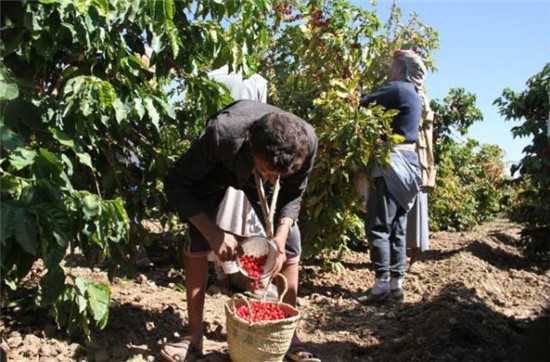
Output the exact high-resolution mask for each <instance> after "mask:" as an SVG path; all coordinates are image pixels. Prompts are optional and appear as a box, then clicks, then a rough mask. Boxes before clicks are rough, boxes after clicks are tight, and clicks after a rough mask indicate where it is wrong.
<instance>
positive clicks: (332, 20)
mask: <svg viewBox="0 0 550 362" xmlns="http://www.w3.org/2000/svg"><path fill="white" fill-rule="evenodd" d="M282 10H283V11H282V12H281V13H280V14H279V18H280V21H281V22H282V23H283V25H282V27H281V31H280V33H278V34H277V37H276V39H275V41H274V44H273V47H272V48H271V51H270V53H269V54H268V61H267V63H266V64H265V66H264V68H263V72H264V74H266V76H267V77H268V79H269V84H270V87H271V89H270V95H271V101H272V102H273V103H274V104H277V105H279V106H280V107H281V108H283V109H286V110H289V111H291V112H294V113H295V114H297V115H299V116H301V117H302V118H304V119H307V120H308V121H309V122H311V123H312V124H313V125H314V126H315V129H316V132H317V135H318V138H319V150H318V154H317V160H316V164H315V168H314V170H313V174H312V175H311V177H310V181H309V186H308V190H307V194H306V197H305V200H304V203H303V207H302V214H301V220H302V224H301V226H302V230H303V232H304V240H307V244H306V245H305V246H306V253H307V254H309V255H317V254H318V253H319V252H320V251H321V250H324V251H330V250H342V249H343V248H346V245H347V242H348V241H349V240H350V239H351V238H352V237H353V238H357V237H358V235H360V234H361V233H363V222H362V220H361V218H360V217H359V216H358V211H359V210H358V207H357V206H358V205H357V204H356V199H357V198H356V195H355V194H354V191H353V187H352V181H351V175H352V173H353V172H354V171H355V170H358V169H364V168H365V167H366V164H367V162H368V160H369V158H371V156H375V157H376V158H378V159H380V160H385V159H386V157H387V156H388V151H389V150H390V148H391V147H392V146H393V145H394V144H395V143H396V142H397V141H398V140H399V136H396V135H391V127H390V123H391V117H392V116H393V115H394V114H395V111H394V110H391V111H386V110H384V109H383V107H381V106H371V107H369V108H368V109H366V108H360V107H359V97H360V95H361V92H362V91H364V92H368V91H372V90H374V89H375V88H376V87H378V86H380V85H381V84H382V83H383V82H385V81H386V80H387V74H388V68H387V67H386V66H387V65H388V62H389V61H390V60H391V54H392V51H393V50H395V49H398V48H402V47H403V48H412V47H416V48H417V50H418V51H419V52H421V53H423V54H424V55H425V57H426V58H427V59H428V64H431V60H430V59H431V58H430V53H431V51H432V50H433V49H434V48H435V47H436V46H437V34H436V33H435V32H434V31H433V29H431V28H429V27H427V26H425V25H424V24H422V23H421V22H420V21H419V20H418V19H417V18H416V17H412V18H411V20H410V22H409V23H407V24H402V23H401V21H400V12H399V9H398V8H396V7H394V9H393V12H392V16H391V18H390V20H389V21H388V23H387V24H386V25H385V26H383V24H382V22H381V21H380V20H379V19H378V17H377V16H376V14H375V13H374V12H373V11H370V10H367V9H363V8H359V7H356V6H353V5H351V4H350V3H348V2H347V1H342V0H334V1H308V2H307V4H304V5H297V6H295V7H290V5H286V7H284V8H283V9H282ZM384 137H387V142H385V143H382V142H381V140H382V139H383V138H384Z"/></svg>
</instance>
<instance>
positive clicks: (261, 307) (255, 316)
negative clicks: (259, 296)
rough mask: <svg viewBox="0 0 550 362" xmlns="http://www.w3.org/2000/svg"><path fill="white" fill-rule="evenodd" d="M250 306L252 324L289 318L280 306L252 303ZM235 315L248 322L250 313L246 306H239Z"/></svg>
mask: <svg viewBox="0 0 550 362" xmlns="http://www.w3.org/2000/svg"><path fill="white" fill-rule="evenodd" d="M250 304H251V307H252V322H258V321H274V320H279V319H285V318H288V317H289V316H288V315H287V314H286V312H285V311H284V309H283V308H282V307H281V306H280V305H277V304H273V303H262V302H252V303H250ZM237 315H238V316H239V317H241V318H243V319H246V320H249V318H250V311H249V309H248V307H247V306H246V305H241V306H239V307H237Z"/></svg>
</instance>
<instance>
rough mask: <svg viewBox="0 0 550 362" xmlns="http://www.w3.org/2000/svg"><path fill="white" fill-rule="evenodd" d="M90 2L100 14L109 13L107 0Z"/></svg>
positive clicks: (105, 14)
mask: <svg viewBox="0 0 550 362" xmlns="http://www.w3.org/2000/svg"><path fill="white" fill-rule="evenodd" d="M92 4H93V5H94V7H95V8H96V9H97V12H98V13H99V15H101V16H107V14H109V2H108V1H107V0H92Z"/></svg>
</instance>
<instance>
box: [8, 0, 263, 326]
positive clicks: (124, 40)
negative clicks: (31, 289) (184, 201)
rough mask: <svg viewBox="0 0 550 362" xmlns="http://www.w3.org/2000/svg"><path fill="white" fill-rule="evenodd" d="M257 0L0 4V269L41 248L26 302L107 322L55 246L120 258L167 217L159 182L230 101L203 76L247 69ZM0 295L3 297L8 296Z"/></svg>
mask: <svg viewBox="0 0 550 362" xmlns="http://www.w3.org/2000/svg"><path fill="white" fill-rule="evenodd" d="M270 4H271V3H270V2H269V1H267V0H266V1H258V0H243V1H227V2H219V1H211V2H204V1H185V2H184V1H176V0H163V1H156V0H111V1H106V0H93V1H72V0H40V1H18V2H15V1H8V2H2V4H1V6H2V8H1V12H0V14H1V29H2V42H1V43H0V55H1V57H2V59H3V63H2V65H1V67H0V102H2V103H1V110H0V111H1V112H0V114H1V119H0V128H1V130H0V134H1V137H2V139H1V141H2V157H1V158H0V177H1V179H0V181H1V196H0V197H1V200H0V201H1V215H2V220H1V221H2V224H1V230H0V236H1V237H0V248H1V249H2V253H1V255H0V263H1V264H0V274H1V275H2V284H5V285H8V286H9V287H10V288H11V289H7V288H2V290H3V291H4V292H9V290H12V289H15V288H16V287H17V286H18V282H19V281H20V280H21V278H23V277H24V275H25V274H27V272H28V271H29V268H30V267H31V265H32V263H33V262H34V261H35V260H37V259H39V258H41V259H43V260H44V264H45V267H46V269H47V274H46V276H45V277H44V278H43V279H42V281H41V286H40V289H39V295H38V300H39V303H40V305H41V306H43V307H48V308H50V310H51V311H52V312H53V313H54V315H55V318H56V320H57V321H58V323H59V325H60V326H66V327H68V328H69V329H75V328H76V329H78V328H81V329H82V330H83V331H84V334H85V335H87V336H89V325H88V320H89V318H90V317H91V320H93V324H95V325H96V326H98V327H103V326H105V323H106V321H107V316H108V308H107V307H108V305H109V300H110V293H109V289H108V287H107V286H106V285H97V284H93V283H89V282H87V281H84V280H82V279H78V278H74V277H73V276H70V275H65V271H64V270H63V268H61V267H60V263H61V261H62V259H63V258H64V256H65V254H66V252H67V250H73V249H74V248H75V247H78V248H79V249H80V250H82V251H83V252H84V254H85V255H86V256H87V258H88V260H89V262H90V263H92V264H94V265H95V264H97V263H98V262H101V261H103V260H108V261H109V264H110V266H112V267H113V268H114V267H117V265H118V264H120V263H122V262H124V261H127V260H128V257H129V256H131V254H132V253H133V251H134V250H135V245H136V244H138V243H141V242H143V239H144V238H145V236H146V233H144V230H143V227H142V226H141V221H142V220H143V219H144V218H156V219H159V220H161V222H163V223H164V222H166V221H168V219H169V217H170V214H169V213H168V212H167V209H166V200H165V196H164V192H163V184H162V179H163V178H164V175H165V173H166V170H167V169H168V167H169V166H170V164H171V163H172V162H173V161H174V160H175V159H176V158H177V157H178V155H180V154H181V153H182V152H183V151H184V150H185V149H186V147H188V145H189V142H190V140H191V139H192V138H193V137H195V136H196V135H197V134H198V132H199V131H200V130H201V128H202V125H203V124H204V121H205V119H207V117H208V116H209V115H211V114H213V113H214V112H215V111H217V110H219V109H220V108H221V107H223V106H224V105H225V104H227V103H228V102H230V101H231V99H230V98H229V96H228V95H227V92H226V91H225V90H224V88H223V87H222V86H221V85H219V84H218V83H215V82H213V81H211V80H210V79H209V78H208V77H207V72H208V71H210V70H211V69H213V68H217V67H219V66H222V65H225V64H229V65H230V66H231V67H232V68H235V67H238V68H245V69H249V68H254V67H255V66H256V65H257V64H258V59H259V55H260V54H261V53H262V52H263V50H264V48H265V46H266V45H267V39H268V37H269V28H268V22H267V20H266V19H267V18H268V16H269V14H270V12H271V5H270ZM6 300H7V299H6V298H5V296H3V297H2V301H3V302H4V301H6Z"/></svg>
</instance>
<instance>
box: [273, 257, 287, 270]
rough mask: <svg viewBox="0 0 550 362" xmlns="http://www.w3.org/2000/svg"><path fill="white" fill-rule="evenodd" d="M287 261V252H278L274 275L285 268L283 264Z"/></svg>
mask: <svg viewBox="0 0 550 362" xmlns="http://www.w3.org/2000/svg"><path fill="white" fill-rule="evenodd" d="M285 262H286V253H285V252H283V253H282V254H280V253H279V254H277V259H275V265H274V266H273V275H277V274H278V273H280V272H281V270H282V269H283V265H285Z"/></svg>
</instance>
